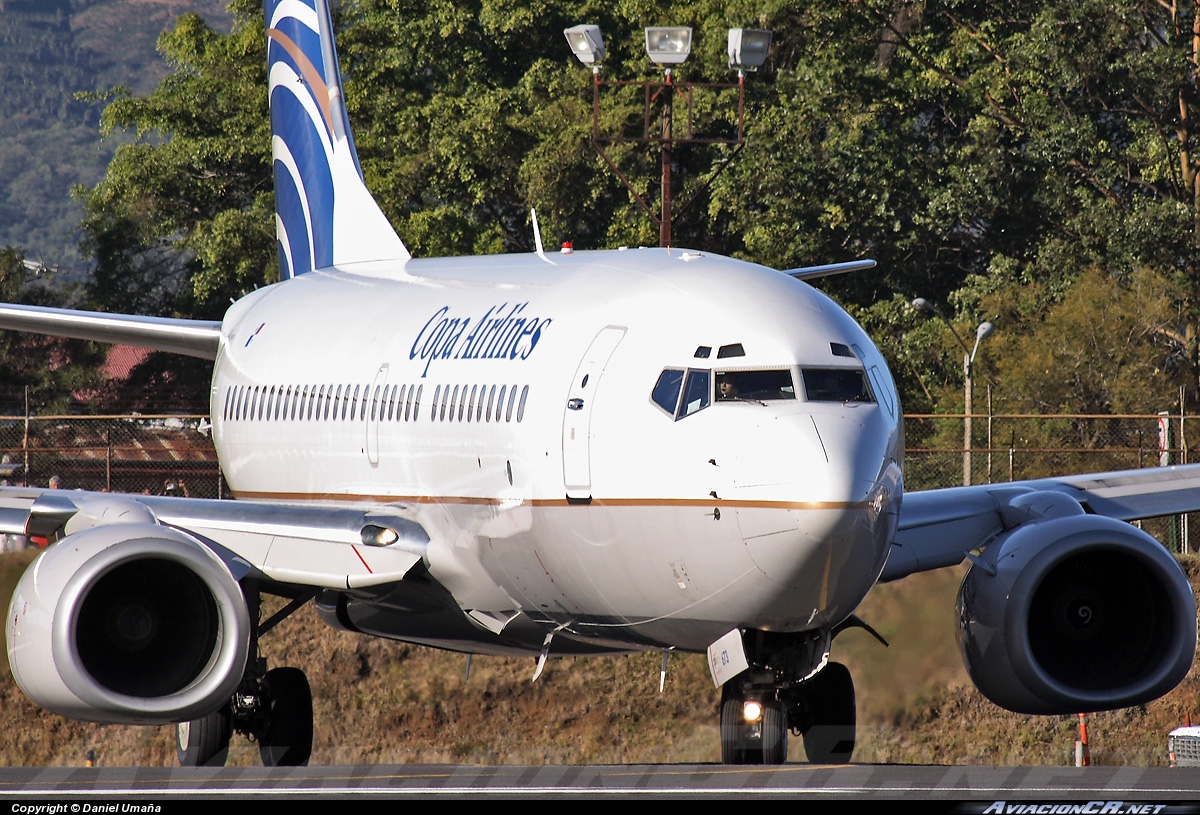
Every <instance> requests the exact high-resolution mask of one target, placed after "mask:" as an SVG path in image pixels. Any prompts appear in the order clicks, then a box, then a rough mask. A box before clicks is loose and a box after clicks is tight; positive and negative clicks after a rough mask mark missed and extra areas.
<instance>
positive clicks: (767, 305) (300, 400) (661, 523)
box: [211, 249, 902, 650]
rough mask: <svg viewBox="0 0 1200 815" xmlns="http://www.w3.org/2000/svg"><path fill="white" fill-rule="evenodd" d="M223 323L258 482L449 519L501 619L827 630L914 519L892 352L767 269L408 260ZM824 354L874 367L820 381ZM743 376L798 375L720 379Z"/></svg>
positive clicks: (240, 426) (648, 641)
mask: <svg viewBox="0 0 1200 815" xmlns="http://www.w3.org/2000/svg"><path fill="white" fill-rule="evenodd" d="M364 271H365V272H366V273H365V274H364ZM223 335H224V342H223V343H222V348H221V352H220V354H219V356H218V359H217V361H216V366H215V371H214V377H213V389H212V404H211V409H212V416H213V424H214V438H215V439H216V440H217V448H218V453H219V455H220V457H221V463H222V467H223V469H224V472H225V475H226V478H227V480H228V482H229V485H230V487H231V488H232V490H233V491H234V493H235V495H237V496H239V497H243V498H262V499H271V500H281V501H289V502H290V501H294V502H322V503H336V504H343V503H347V502H350V503H359V504H363V503H366V504H394V505H400V506H401V507H403V511H404V512H406V513H408V514H409V515H410V516H411V517H413V518H414V519H417V520H418V521H419V522H420V523H421V524H422V526H424V527H425V529H426V530H428V531H429V532H430V537H431V541H430V545H429V549H428V553H427V555H426V558H425V560H426V566H427V567H428V569H429V573H430V574H431V575H432V576H433V577H434V578H435V579H436V580H437V581H438V582H439V583H440V584H441V585H443V586H444V587H445V588H446V589H448V590H449V591H450V592H451V593H452V594H453V595H454V598H455V600H456V601H457V603H458V604H459V606H460V607H461V608H462V609H463V610H465V611H470V612H474V613H476V614H481V615H484V616H483V617H480V619H487V620H489V621H492V622H493V623H494V624H497V625H502V623H495V621H497V620H499V621H503V620H506V619H508V618H510V617H511V616H512V615H515V614H516V613H517V612H521V613H522V614H524V615H525V617H526V618H528V619H529V620H533V621H536V622H541V623H547V624H550V625H552V626H555V627H563V628H564V630H565V631H566V632H567V634H568V635H569V636H574V637H577V638H587V639H591V640H594V641H596V642H597V643H602V644H604V645H605V646H606V647H656V646H668V645H669V646H672V647H677V648H684V649H688V650H703V649H704V648H705V647H706V646H707V645H708V644H710V643H711V642H713V640H715V639H716V638H717V637H719V636H720V635H721V634H723V633H724V632H725V631H728V630H729V629H730V628H732V627H734V626H744V627H749V628H757V629H764V630H775V631H801V630H808V629H816V628H827V627H829V626H832V625H834V624H836V623H837V622H840V621H841V620H842V619H844V618H845V617H846V616H848V615H849V614H850V613H852V612H853V610H854V608H855V607H856V606H857V604H858V603H859V602H860V601H861V599H862V597H863V596H864V595H865V594H866V592H867V591H868V590H869V588H870V587H871V586H872V585H873V584H874V582H875V580H876V578H877V577H878V575H879V573H880V571H881V569H882V568H883V564H884V561H885V559H886V554H887V550H888V546H889V544H890V541H891V538H892V535H893V533H894V531H895V523H896V517H897V514H898V509H899V504H900V498H901V494H902V478H901V455H902V452H901V451H902V430H901V416H900V408H899V404H898V400H897V396H896V392H895V388H894V385H893V384H892V380H891V377H890V375H889V374H888V372H887V368H886V365H885V363H884V360H883V358H882V356H881V355H880V354H879V352H878V351H877V350H876V349H875V347H874V345H873V344H872V343H871V342H870V340H869V339H868V338H867V336H866V335H865V333H864V332H863V331H862V330H861V328H859V327H858V325H857V324H856V323H855V322H854V321H853V320H852V319H851V318H850V317H849V316H848V315H846V314H845V312H843V311H842V310H841V309H840V308H839V307H838V306H836V305H835V304H834V303H833V302H832V301H830V300H829V299H828V298H826V297H825V296H824V295H821V294H820V293H818V292H816V291H815V290H813V289H812V288H810V287H809V286H807V285H805V284H803V283H800V282H798V281H795V280H792V279H791V278H789V277H787V276H785V275H781V274H780V273H778V272H775V271H773V270H770V269H767V268H764V267H760V266H756V265H753V264H748V263H744V262H740V261H735V260H731V259H728V258H722V257H719V256H707V255H705V256H701V255H700V254H699V253H689V252H681V251H679V250H673V251H669V252H668V251H664V250H657V249H655V250H648V249H642V250H628V251H619V252H618V251H613V252H580V253H575V254H572V255H556V256H553V257H551V258H549V259H548V260H543V259H539V258H538V257H536V256H532V255H509V256H497V257H491V258H485V259H480V258H469V259H466V258H465V259H461V260H460V259H454V258H450V259H440V260H436V261H420V260H410V261H408V262H407V264H405V265H404V268H403V270H400V269H396V268H392V269H387V268H386V267H376V268H374V269H365V270H364V269H356V270H355V272H354V273H353V274H350V273H343V272H340V271H335V272H315V273H312V274H306V275H303V276H301V277H299V278H296V279H293V280H290V281H286V282H284V283H280V284H276V285H274V286H271V287H268V288H266V289H263V290H260V291H258V292H256V293H254V294H253V295H251V296H249V297H247V298H245V299H244V300H242V301H241V302H239V303H237V304H236V305H235V306H233V307H232V308H231V309H230V311H229V313H228V315H227V316H226V319H225V322H224V327H223ZM814 372H815V373H814ZM823 372H833V373H832V374H830V375H831V376H834V377H840V378H841V379H843V380H845V379H846V378H848V381H850V382H851V384H853V383H854V382H863V383H869V384H866V385H864V386H863V388H862V390H863V393H862V394H861V395H856V396H855V397H854V398H850V397H847V396H846V395H844V394H843V395H841V396H839V395H838V394H837V393H836V391H835V392H833V393H819V392H817V391H818V390H819V387H818V385H819V383H817V382H815V381H808V380H806V377H812V376H817V377H820V376H822V375H823ZM855 372H857V373H855ZM739 376H740V377H741V379H739V380H738V381H740V382H743V384H744V383H745V382H746V381H749V380H747V379H746V377H751V378H754V377H759V378H761V377H764V376H765V377H768V378H770V379H771V381H772V383H774V385H773V387H774V388H775V390H772V391H771V392H770V393H765V392H764V393H760V394H758V395H757V396H756V395H755V394H748V395H747V396H748V397H749V398H742V397H738V398H728V399H722V398H721V394H720V393H719V390H718V389H719V386H718V384H717V382H718V381H719V380H721V379H724V378H726V377H728V378H730V379H731V380H733V379H736V378H737V377H739ZM778 382H784V383H785V384H783V385H782V386H780V385H778ZM672 386H674V390H672ZM789 386H790V387H789ZM664 394H665V395H664ZM672 394H673V395H672ZM764 394H765V398H759V397H763V396H764ZM356 550H357V552H358V556H359V557H360V558H362V559H363V561H364V564H366V565H367V566H368V567H369V566H370V561H371V558H372V557H373V554H374V553H372V552H371V550H370V549H369V548H368V547H356Z"/></svg>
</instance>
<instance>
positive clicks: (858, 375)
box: [800, 368, 875, 402]
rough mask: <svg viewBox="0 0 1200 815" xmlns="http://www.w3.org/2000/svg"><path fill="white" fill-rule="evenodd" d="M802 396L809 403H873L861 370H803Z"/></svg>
mask: <svg viewBox="0 0 1200 815" xmlns="http://www.w3.org/2000/svg"><path fill="white" fill-rule="evenodd" d="M800 374H801V376H802V377H803V378H804V396H805V397H806V398H807V399H808V400H809V401H810V402H874V401H875V395H874V394H873V393H871V386H870V385H868V384H867V375H866V372H864V371H863V369H862V368H804V369H803V370H801V372H800Z"/></svg>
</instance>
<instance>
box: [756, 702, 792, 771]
mask: <svg viewBox="0 0 1200 815" xmlns="http://www.w3.org/2000/svg"><path fill="white" fill-rule="evenodd" d="M760 726H761V728H762V750H761V751H760V756H761V759H762V763H763V764H783V763H784V762H786V761H787V751H788V724H787V710H786V708H785V707H784V706H783V705H782V704H781V703H779V702H763V715H762V722H761V725H760Z"/></svg>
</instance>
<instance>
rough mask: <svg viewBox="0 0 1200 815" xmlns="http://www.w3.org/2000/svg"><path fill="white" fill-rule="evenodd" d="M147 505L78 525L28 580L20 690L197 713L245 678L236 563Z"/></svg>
mask: <svg viewBox="0 0 1200 815" xmlns="http://www.w3.org/2000/svg"><path fill="white" fill-rule="evenodd" d="M143 512H145V515H146V516H148V517H143V518H138V519H137V521H136V522H132V523H131V522H122V523H113V524H111V525H100V526H93V527H91V528H87V529H84V530H82V531H78V532H74V533H73V534H68V535H67V536H66V537H65V538H63V539H62V540H61V541H59V542H58V543H56V544H54V545H53V546H51V547H50V548H48V549H47V550H46V551H45V552H43V553H42V554H41V555H40V556H39V557H38V559H37V560H36V561H34V563H33V564H32V565H31V566H30V567H29V569H28V570H27V571H26V572H25V574H24V576H22V578H21V580H20V582H19V583H18V584H17V588H16V591H15V592H14V594H13V599H12V603H11V605H10V607H9V611H8V620H7V624H6V634H7V639H8V659H9V663H10V664H11V666H12V672H13V677H14V678H15V679H16V680H17V683H18V684H19V685H20V686H21V690H23V691H24V692H25V693H26V695H28V696H29V697H30V698H31V699H33V700H34V701H35V702H37V703H38V704H39V705H41V706H42V707H44V708H46V709H47V710H50V711H53V712H55V713H58V714H61V715H63V716H67V717H70V718H72V719H83V720H89V721H96V722H108V723H118V724H166V723H170V722H177V721H186V720H190V719H196V718H200V717H201V716H205V715H207V714H209V713H211V712H213V711H214V710H216V709H217V708H219V707H220V706H221V705H222V704H223V703H225V702H226V701H228V700H229V699H230V698H231V697H232V696H233V693H234V691H235V690H236V689H237V687H238V684H239V682H240V681H241V679H242V675H243V673H244V671H245V668H246V660H247V655H248V653H249V644H250V622H249V615H248V613H247V610H246V602H245V599H244V597H243V594H242V591H241V588H240V587H239V585H238V582H237V580H236V579H235V578H234V576H233V574H232V573H231V571H230V567H229V565H227V564H226V563H225V562H223V561H222V559H221V558H220V557H219V556H218V555H217V554H216V553H215V552H214V551H213V550H212V549H210V548H209V547H207V546H205V545H204V544H202V543H200V542H199V541H198V540H196V539H195V538H193V537H191V536H190V535H187V534H185V533H184V532H181V531H179V530H176V529H172V528H170V527H165V526H160V525H158V524H157V523H154V522H153V516H151V515H150V514H149V513H148V512H146V511H144V510H143ZM135 514H136V513H135ZM67 529H68V531H70V530H71V527H70V525H68V528H67Z"/></svg>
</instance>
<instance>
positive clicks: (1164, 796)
mask: <svg viewBox="0 0 1200 815" xmlns="http://www.w3.org/2000/svg"><path fill="white" fill-rule="evenodd" d="M350 797H353V798H356V799H359V800H369V799H379V800H384V799H396V798H473V797H478V798H533V797H536V798H547V797H552V798H565V799H571V798H583V799H586V798H636V797H642V798H706V799H713V798H730V799H742V800H745V799H752V798H798V799H811V800H821V799H823V800H851V799H880V800H898V799H906V800H917V801H921V802H925V803H929V804H934V803H935V802H942V804H943V805H947V804H950V803H952V802H964V801H965V802H983V803H985V804H988V803H991V804H992V805H993V809H992V810H991V811H997V810H995V809H994V802H996V801H1008V802H1014V801H1027V802H1028V801H1042V802H1056V801H1057V802H1062V801H1076V802H1110V803H1109V806H1108V807H1107V808H1102V807H1099V806H1095V807H1092V808H1091V809H1087V808H1084V809H1082V810H1079V811H1081V812H1085V813H1096V815H1099V814H1100V813H1102V812H1104V813H1119V814H1120V815H1125V814H1126V813H1131V812H1132V813H1144V815H1154V814H1155V810H1154V809H1152V808H1150V809H1144V810H1143V809H1139V808H1138V807H1136V806H1135V807H1132V808H1130V807H1129V806H1128V804H1129V803H1130V802H1138V801H1143V802H1144V801H1154V802H1161V803H1163V804H1170V806H1167V807H1165V808H1163V807H1160V808H1159V810H1158V811H1160V812H1164V813H1169V812H1186V811H1194V812H1200V768H1167V767H1150V768H1146V767H1084V768H1075V767H957V766H955V767H946V766H936V767H934V766H914V765H871V764H852V765H849V766H842V767H830V766H819V765H810V764H791V765H784V766H782V767H769V768H768V767H727V766H722V765H717V764H674V765H630V766H618V765H612V766H569V767H562V766H541V767H477V766H451V765H428V764H426V765H355V766H322V767H301V768H272V769H267V768H261V767H246V768H235V767H230V768H222V769H191V768H188V769H184V768H178V767H145V768H70V767H48V768H2V769H0V798H3V800H4V802H5V803H4V804H3V805H0V813H7V812H13V813H27V815H71V813H78V812H103V811H106V808H104V807H101V806H98V805H97V804H98V802H101V801H102V800H121V801H140V802H148V801H161V802H167V801H182V800H201V799H209V800H211V799H228V800H237V799H258V798H350ZM31 800H36V801H38V802H40V803H43V804H49V805H50V806H49V807H47V808H40V807H39V808H36V809H35V808H33V807H27V806H24V805H23V804H22V802H23V801H24V802H28V801H31ZM1111 802H1123V803H1122V804H1121V805H1120V806H1119V807H1118V806H1116V805H1113V804H1112V803H1111ZM1188 802H1191V803H1194V804H1197V806H1194V807H1189V806H1186V805H1185V806H1179V805H1178V804H1181V803H1182V804H1187V803H1188ZM58 805H61V807H59V806H58ZM72 807H74V808H72ZM932 808H936V809H942V810H945V811H949V810H946V807H945V806H941V807H937V806H935V807H932ZM169 809H170V807H169V806H167V807H165V808H163V809H162V810H161V811H163V812H167V811H169ZM1054 809H1059V810H1061V809H1062V808H1061V807H1055V808H1054ZM108 811H120V810H108ZM126 811H128V810H126ZM962 811H977V812H982V811H984V808H983V807H975V808H968V810H962ZM1040 811H1042V812H1050V810H1049V809H1045V808H1042V809H1041V810H1040ZM1050 815H1056V814H1055V813H1050Z"/></svg>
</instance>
